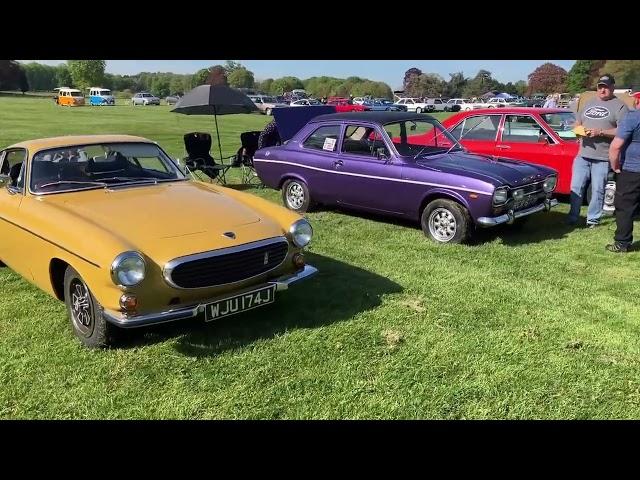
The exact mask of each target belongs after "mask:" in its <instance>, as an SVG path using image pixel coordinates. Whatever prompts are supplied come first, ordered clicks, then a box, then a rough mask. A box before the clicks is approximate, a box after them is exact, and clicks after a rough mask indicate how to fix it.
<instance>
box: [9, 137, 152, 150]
mask: <svg viewBox="0 0 640 480" xmlns="http://www.w3.org/2000/svg"><path fill="white" fill-rule="evenodd" d="M128 142H131V143H133V142H135V143H140V142H143V143H155V142H152V141H151V140H149V139H148V138H143V137H136V136H133V135H67V136H63V137H49V138H38V139H34V140H25V141H23V142H20V143H16V144H14V145H10V146H8V147H6V148H26V149H27V150H30V151H32V152H36V151H39V150H43V149H47V148H57V147H71V146H74V145H90V144H95V143H128Z"/></svg>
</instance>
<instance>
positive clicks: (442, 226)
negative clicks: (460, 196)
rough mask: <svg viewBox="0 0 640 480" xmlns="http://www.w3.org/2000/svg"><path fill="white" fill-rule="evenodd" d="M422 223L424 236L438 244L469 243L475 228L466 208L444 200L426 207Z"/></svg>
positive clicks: (436, 201)
mask: <svg viewBox="0 0 640 480" xmlns="http://www.w3.org/2000/svg"><path fill="white" fill-rule="evenodd" d="M420 223H421V226H422V231H423V232H424V234H425V235H426V236H427V237H429V238H430V239H431V240H433V241H434V242H437V243H464V242H467V241H468V240H469V238H470V237H471V229H472V226H473V224H472V222H471V216H470V215H469V212H468V211H467V209H466V208H464V207H463V206H462V205H460V204H459V203H456V202H454V201H453V200H447V199H444V198H439V199H437V200H433V201H432V202H431V203H429V204H428V205H427V206H426V207H425V209H424V210H423V212H422V217H421V221H420Z"/></svg>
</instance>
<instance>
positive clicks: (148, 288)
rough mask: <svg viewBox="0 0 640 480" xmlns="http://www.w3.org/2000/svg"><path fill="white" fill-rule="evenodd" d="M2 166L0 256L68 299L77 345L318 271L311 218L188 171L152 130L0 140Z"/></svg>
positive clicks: (234, 308)
mask: <svg viewBox="0 0 640 480" xmlns="http://www.w3.org/2000/svg"><path fill="white" fill-rule="evenodd" d="M0 165H1V168H0V172H1V173H0V186H2V188H0V217H1V218H2V219H3V220H4V221H2V222H0V238H2V242H0V259H1V260H2V262H4V263H5V264H6V265H8V266H9V267H11V268H12V269H13V270H15V271H16V272H17V273H19V274H20V275H22V276H23V277H25V278H27V279H28V280H29V281H31V282H32V283H34V284H35V285H36V286H38V287H40V288H41V289H42V290H44V291H45V292H47V293H48V294H50V295H52V296H53V297H55V298H57V299H59V300H61V301H63V302H65V303H66V307H67V312H68V314H69V319H70V323H71V327H72V329H73V331H74V333H75V335H76V336H77V337H78V339H79V340H80V341H81V342H82V344H84V345H85V346H87V347H102V346H106V345H109V344H110V343H113V341H114V340H116V338H117V337H116V335H117V333H118V331H119V329H120V328H133V327H141V326H146V325H152V324H156V323H164V322H169V321H176V320H183V319H184V320H186V319H193V318H199V319H201V320H203V321H215V320H218V319H219V318H223V317H226V316H228V315H232V314H236V313H240V312H242V311H245V310H251V309H253V308H258V307H262V306H265V305H268V304H270V303H272V302H273V301H275V300H276V298H277V296H279V293H278V292H280V291H282V290H285V289H287V288H288V287H289V286H291V285H293V284H294V283H296V282H298V281H299V280H302V279H304V278H307V277H309V276H311V275H313V274H314V273H316V269H315V268H313V267H311V266H309V265H306V264H305V263H306V262H305V258H304V253H303V248H304V247H305V246H306V245H307V244H308V243H309V241H310V240H311V237H312V234H313V232H312V229H311V225H310V224H309V222H307V221H306V220H305V219H303V218H301V217H300V216H299V215H297V214H295V213H294V212H291V211H289V210H287V209H285V208H282V207H280V206H277V205H275V204H273V203H271V202H266V201H264V200H263V199H260V198H258V197H256V196H253V195H249V194H246V193H243V192H239V191H237V190H232V189H228V188H223V187H221V186H217V185H214V184H205V183H202V182H196V181H192V180H191V179H190V178H189V177H187V176H185V174H183V173H182V172H181V170H180V169H179V168H178V167H177V165H176V164H175V163H174V162H173V161H172V159H171V158H170V157H169V156H168V155H167V154H166V153H165V152H164V150H162V148H160V147H159V146H158V145H157V144H156V143H155V142H153V141H151V140H147V139H145V138H141V137H133V136H129V135H86V136H65V137H54V138H45V139H39V140H30V141H25V142H21V143H17V144H15V145H12V146H10V147H7V148H5V149H3V150H2V151H0ZM43 320H44V319H43Z"/></svg>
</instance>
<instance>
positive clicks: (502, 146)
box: [496, 145, 511, 150]
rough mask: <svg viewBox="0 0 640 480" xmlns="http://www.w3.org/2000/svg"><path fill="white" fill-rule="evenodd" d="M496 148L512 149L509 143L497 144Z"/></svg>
mask: <svg viewBox="0 0 640 480" xmlns="http://www.w3.org/2000/svg"><path fill="white" fill-rule="evenodd" d="M496 148H499V149H501V150H510V149H511V146H509V145H496Z"/></svg>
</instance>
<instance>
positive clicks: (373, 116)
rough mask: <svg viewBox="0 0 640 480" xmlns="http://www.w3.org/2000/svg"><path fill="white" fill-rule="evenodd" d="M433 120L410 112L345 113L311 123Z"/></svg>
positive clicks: (317, 118) (324, 116)
mask: <svg viewBox="0 0 640 480" xmlns="http://www.w3.org/2000/svg"><path fill="white" fill-rule="evenodd" d="M427 118H428V119H433V117H432V116H431V115H428V114H425V113H410V112H371V111H365V112H344V113H329V114H326V115H319V116H317V117H315V118H313V119H312V120H311V121H310V122H309V123H312V122H313V123H315V122H325V121H332V120H337V121H343V120H356V121H365V122H372V123H379V124H385V123H389V122H401V121H403V120H420V119H427Z"/></svg>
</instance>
